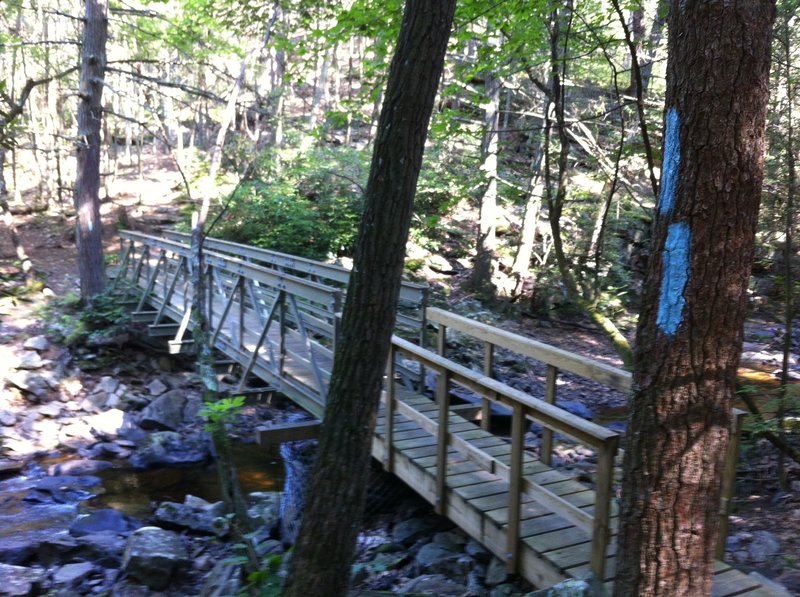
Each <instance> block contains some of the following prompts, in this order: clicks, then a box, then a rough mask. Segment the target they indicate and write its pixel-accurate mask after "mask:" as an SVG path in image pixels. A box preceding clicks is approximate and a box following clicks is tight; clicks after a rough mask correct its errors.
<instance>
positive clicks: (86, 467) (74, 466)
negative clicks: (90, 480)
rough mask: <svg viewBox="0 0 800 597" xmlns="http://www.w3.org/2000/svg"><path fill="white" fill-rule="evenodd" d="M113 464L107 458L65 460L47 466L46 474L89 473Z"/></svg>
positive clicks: (102, 469)
mask: <svg viewBox="0 0 800 597" xmlns="http://www.w3.org/2000/svg"><path fill="white" fill-rule="evenodd" d="M112 466H114V465H113V464H111V463H110V462H108V461H107V460H83V459H81V460H67V461H65V462H59V463H58V464H54V465H52V466H50V467H48V468H47V474H48V475H89V474H92V473H97V472H99V471H104V470H106V469H107V468H111V467H112Z"/></svg>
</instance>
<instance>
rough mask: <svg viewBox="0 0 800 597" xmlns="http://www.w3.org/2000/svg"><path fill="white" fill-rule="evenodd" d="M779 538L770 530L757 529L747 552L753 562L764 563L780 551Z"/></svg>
mask: <svg viewBox="0 0 800 597" xmlns="http://www.w3.org/2000/svg"><path fill="white" fill-rule="evenodd" d="M780 549H781V544H780V542H779V541H778V538H777V537H776V536H775V535H773V534H772V533H770V532H769V531H755V532H754V533H753V538H752V541H751V542H750V545H749V547H748V548H747V553H748V555H749V556H750V559H751V560H752V561H753V562H757V563H763V562H766V561H767V560H768V559H769V558H770V557H772V556H774V555H777V554H778V553H780Z"/></svg>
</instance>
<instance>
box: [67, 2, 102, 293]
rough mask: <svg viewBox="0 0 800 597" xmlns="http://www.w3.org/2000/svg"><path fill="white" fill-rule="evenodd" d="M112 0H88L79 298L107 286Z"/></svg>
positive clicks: (78, 204)
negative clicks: (104, 153)
mask: <svg viewBox="0 0 800 597" xmlns="http://www.w3.org/2000/svg"><path fill="white" fill-rule="evenodd" d="M107 15H108V0H86V17H85V21H84V29H83V49H82V52H81V78H80V90H79V92H78V95H79V98H80V102H79V104H78V143H77V146H78V149H77V163H78V167H77V174H76V176H75V212H76V219H77V233H76V237H77V238H76V240H77V244H78V269H79V272H80V277H81V298H83V299H84V300H87V299H89V298H91V297H92V296H94V295H95V294H98V293H100V292H102V290H103V287H104V286H105V271H104V261H103V231H102V229H101V226H100V197H99V193H100V124H101V122H102V118H103V107H102V102H101V100H102V95H103V75H104V73H105V68H106V38H107V36H108V30H107V28H108V17H107Z"/></svg>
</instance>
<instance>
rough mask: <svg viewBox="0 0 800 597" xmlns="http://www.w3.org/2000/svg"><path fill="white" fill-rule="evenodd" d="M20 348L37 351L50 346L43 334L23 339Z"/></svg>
mask: <svg viewBox="0 0 800 597" xmlns="http://www.w3.org/2000/svg"><path fill="white" fill-rule="evenodd" d="M22 348H24V349H26V350H36V351H38V352H42V351H45V350H47V349H48V348H50V342H48V341H47V338H45V337H44V336H31V337H30V338H28V339H27V340H25V343H24V344H23V345H22Z"/></svg>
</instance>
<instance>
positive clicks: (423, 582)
mask: <svg viewBox="0 0 800 597" xmlns="http://www.w3.org/2000/svg"><path fill="white" fill-rule="evenodd" d="M466 591H467V588H466V587H465V586H464V585H462V584H460V583H457V582H455V581H453V580H450V579H449V578H447V577H446V576H443V575H441V574H425V575H423V576H419V577H417V578H412V579H411V580H409V581H407V582H405V583H403V584H401V585H400V586H399V587H398V588H397V592H398V593H417V594H422V595H436V596H437V597H438V596H440V595H441V596H443V597H446V596H450V595H452V596H456V595H458V596H460V595H463V594H464V593H465V592H466Z"/></svg>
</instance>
